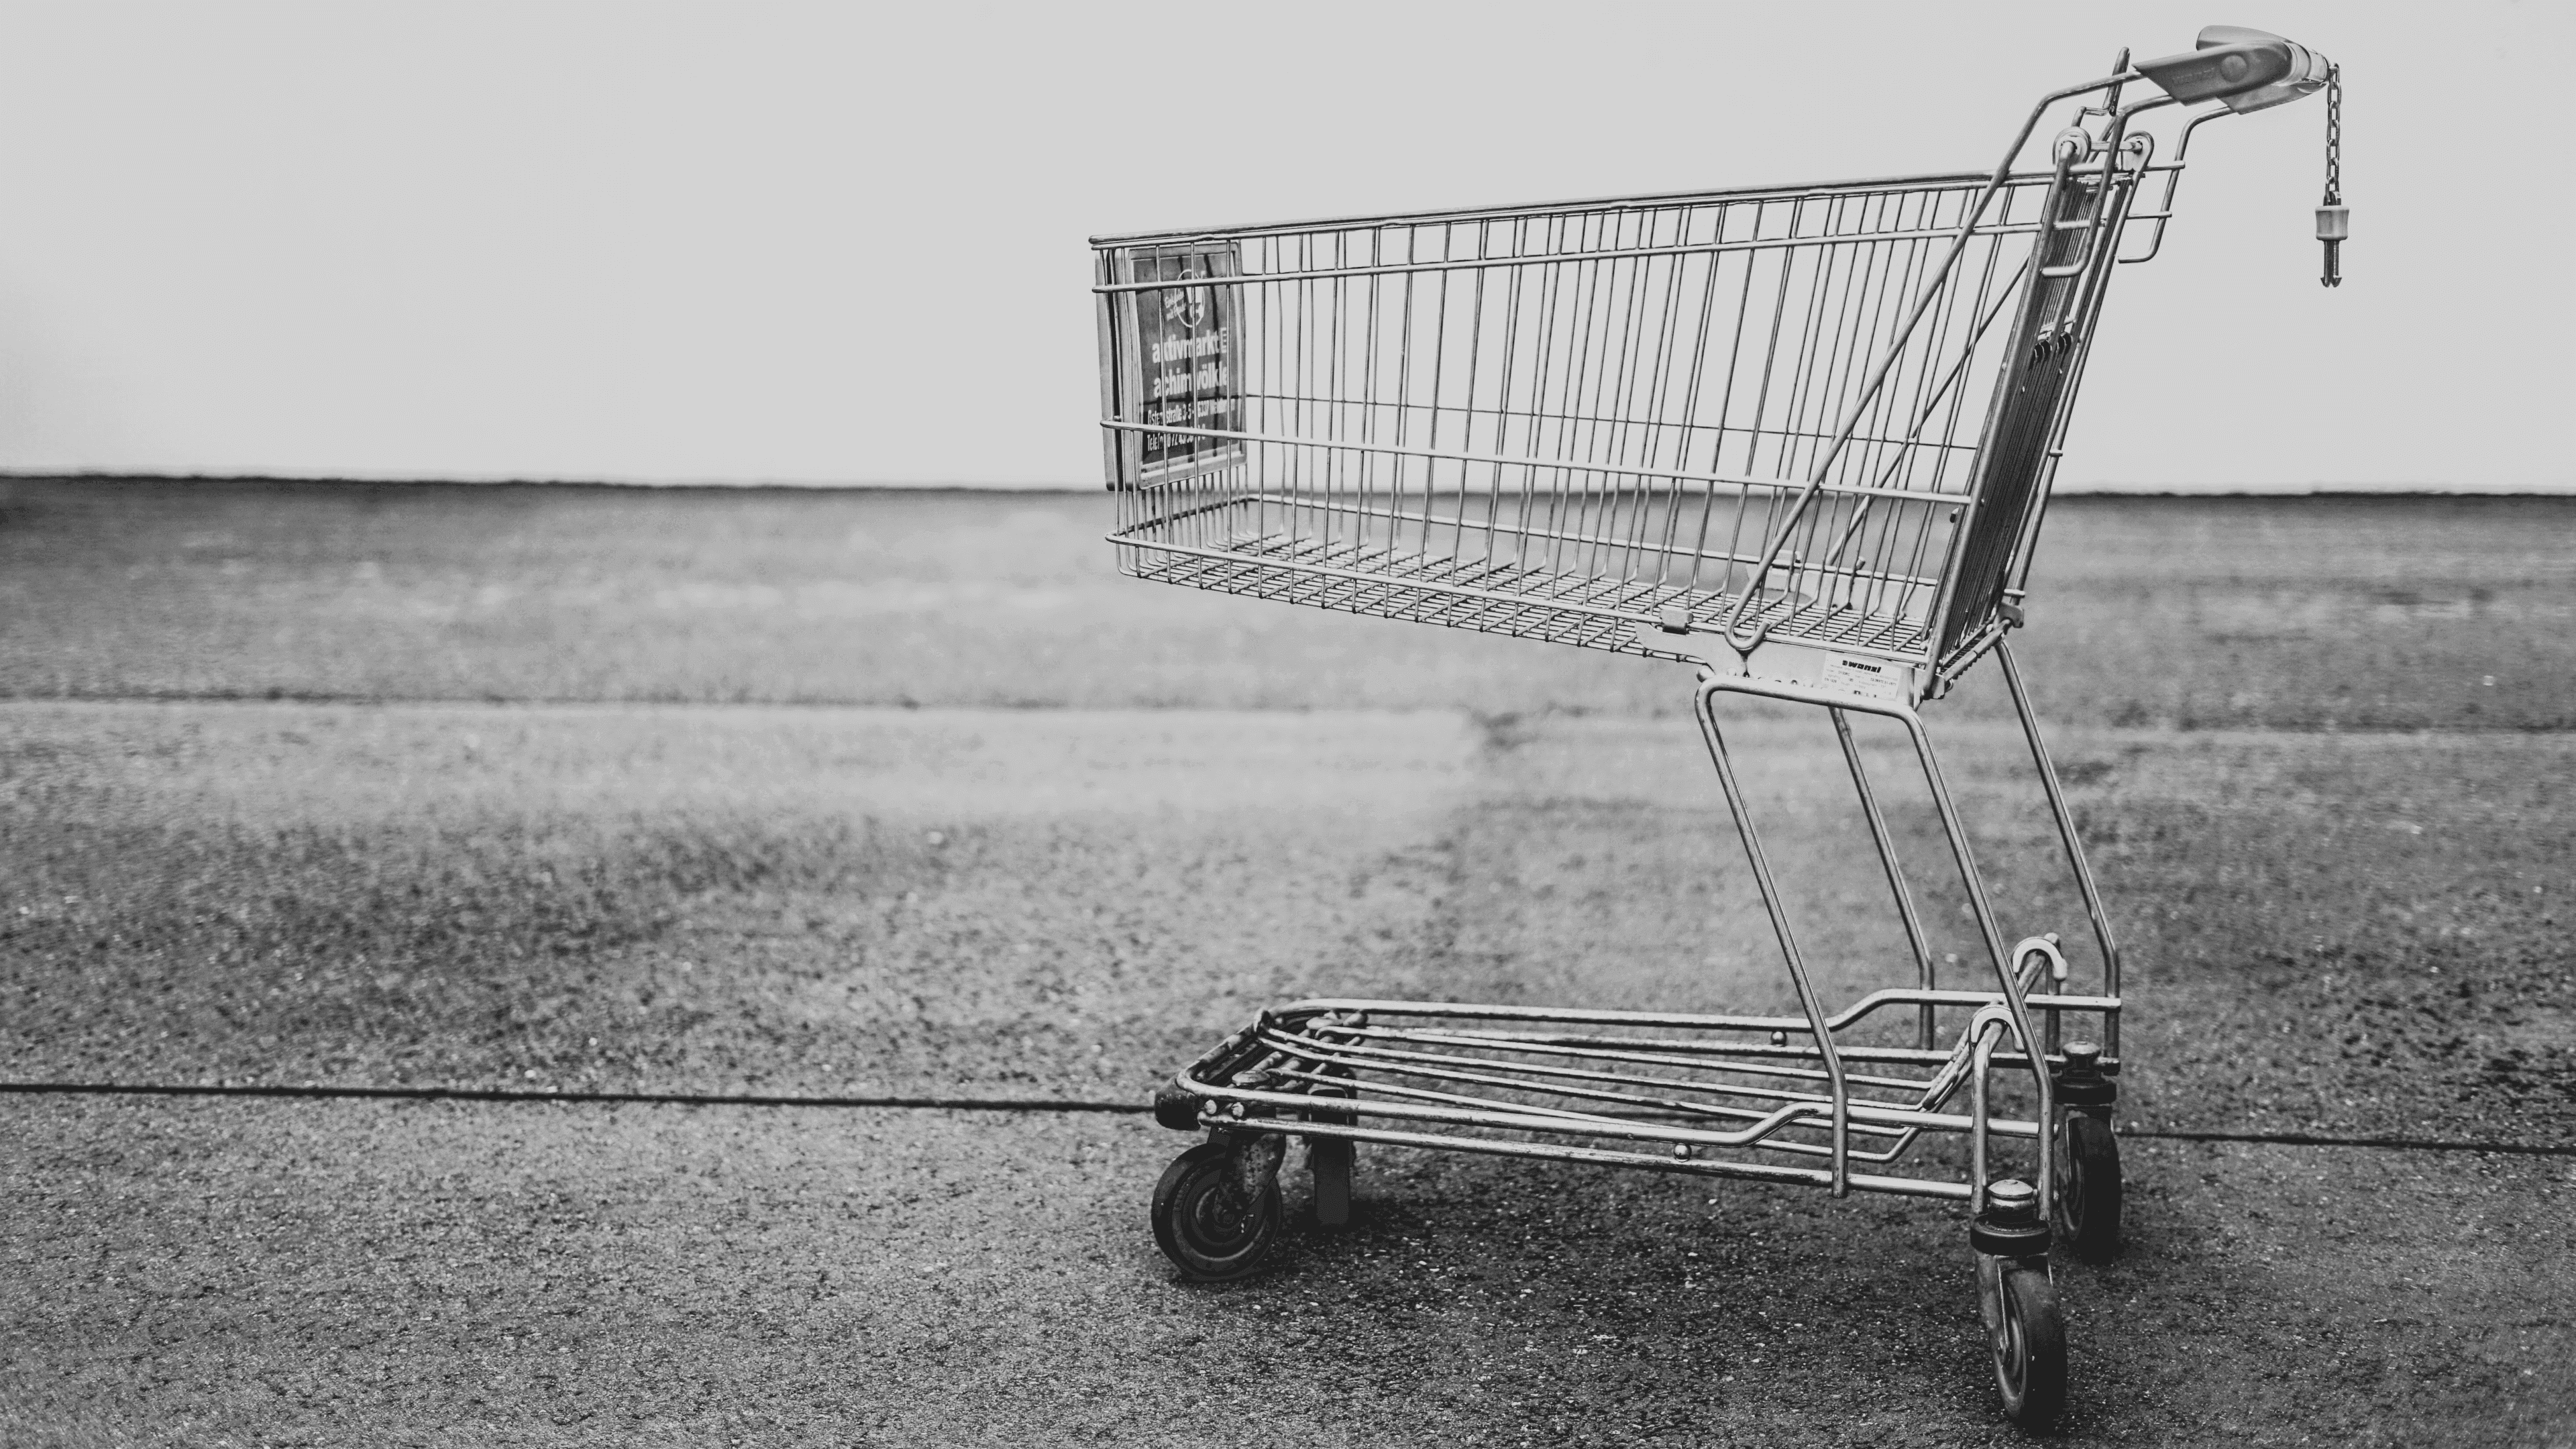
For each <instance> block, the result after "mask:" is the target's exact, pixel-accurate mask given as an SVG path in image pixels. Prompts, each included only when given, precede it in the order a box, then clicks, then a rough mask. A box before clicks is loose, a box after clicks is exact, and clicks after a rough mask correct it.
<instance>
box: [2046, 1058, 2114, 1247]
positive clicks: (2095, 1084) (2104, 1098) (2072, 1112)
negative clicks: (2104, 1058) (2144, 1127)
mask: <svg viewBox="0 0 2576 1449" xmlns="http://www.w3.org/2000/svg"><path fill="white" fill-rule="evenodd" d="M2101 1051H2102V1049H2101V1048H2100V1047H2097V1046H2095V1045H2093V1044H2092V1043H2091V1042H2068V1043H2067V1044H2066V1070H2065V1071H2064V1072H2063V1073H2061V1074H2060V1075H2059V1077H2058V1079H2057V1096H2058V1102H2059V1106H2058V1111H2057V1123H2056V1131H2055V1137H2056V1141H2055V1142H2054V1143H2053V1144H2052V1145H2053V1147H2054V1149H2055V1150H2054V1152H2053V1153H2052V1154H2051V1155H2052V1157H2053V1158H2054V1159H2055V1161H2056V1164H2057V1165H2056V1174H2055V1175H2056V1181H2055V1183H2054V1184H2053V1186H2055V1188H2056V1189H2057V1192H2056V1213H2055V1217H2056V1223H2055V1227H2056V1229H2057V1236H2058V1239H2059V1241H2061V1242H2063V1243H2065V1244H2066V1246H2067V1247H2069V1248H2071V1249H2073V1250H2074V1252H2075V1256H2077V1257H2079V1258H2082V1259H2083V1260H2084V1261H2086V1262H2088V1263H2101V1262H2107V1261H2109V1260H2110V1258H2111V1256H2112V1255H2113V1254H2115V1253H2117V1252H2119V1251H2120V1140H2119V1139H2118V1138H2117V1137H2115V1136H2113V1135H2112V1133H2111V1110H2112V1103H2113V1101H2114V1100H2115V1099H2116V1089H2115V1088H2114V1086H2113V1085H2112V1082H2111V1080H2110V1078H2108V1077H2106V1076H2104V1075H2103V1073H2102V1069H2101Z"/></svg>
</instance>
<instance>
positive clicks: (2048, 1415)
mask: <svg viewBox="0 0 2576 1449" xmlns="http://www.w3.org/2000/svg"><path fill="white" fill-rule="evenodd" d="M1986 1201H1987V1208H1986V1212H1985V1213H1984V1214H1982V1215H1981V1216H1980V1217H1979V1218H1978V1220H1977V1223H1976V1226H1975V1227H1974V1228H1973V1229H1972V1230H1971V1231H1970V1233H1969V1241H1970V1242H1971V1243H1972V1244H1973V1245H1974V1246H1975V1247H1976V1249H1977V1313H1978V1316H1979V1317H1980V1318H1982V1319H1983V1320H1985V1326H1986V1348H1987V1350H1988V1352H1989V1354H1990V1355H1991V1356H1992V1358H1993V1361H1994V1367H1995V1390H1996V1392H1997V1393H1998V1394H1999V1395H2001V1397H2002V1399H2003V1405H2004V1416H2005V1417H2006V1418H2008V1419H2010V1420H2012V1421H2013V1422H2014V1423H2015V1424H2018V1425H2020V1426H2021V1427H2022V1428H2024V1429H2027V1430H2029V1431H2031V1432H2032V1433H2035V1434H2044V1433H2046V1432H2048V1431H2049V1430H2050V1429H2051V1428H2053V1427H2055V1426H2056V1423H2057V1416H2058V1414H2059V1413H2060V1412H2061V1411H2062V1410H2064V1409H2065V1407H2066V1315H2065V1313H2064V1312H2063V1311H2062V1310H2061V1309H2060V1308H2059V1307H2058V1304H2057V1284H2056V1282H2055V1281H2054V1280H2053V1279H2052V1278H2050V1276H2049V1272H2048V1240H2049V1230H2048V1227H2047V1225H2046V1224H2044V1223H2042V1222H2041V1221H2040V1220H2039V1193H2038V1191H2037V1190H2036V1189H2034V1188H2033V1187H2031V1185H2030V1184H2028V1183H2026V1182H2015V1181H2009V1180H2007V1181H2003V1182H1997V1183H1992V1184H1990V1185H1988V1187H1987V1189H1986Z"/></svg>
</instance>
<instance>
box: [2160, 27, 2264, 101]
mask: <svg viewBox="0 0 2576 1449" xmlns="http://www.w3.org/2000/svg"><path fill="white" fill-rule="evenodd" d="M2138 69H2139V70H2140V71H2141V72H2142V73H2144V74H2145V76H2146V78H2147V79H2149V80H2151V81H2154V82H2155V83H2156V84H2157V85H2160V86H2162V87H2164V89H2165V94H2166V95H2169V96H2171V97H2173V98H2174V99H2175V100H2178V101H2181V102H2183V103H2185V104H2186V105H2187V104H2189V103H2191V102H2193V101H2217V100H2225V99H2226V98H2227V97H2229V96H2238V95H2243V94H2245V93H2246V92H2248V91H2259V90H2261V89H2262V88H2263V87H2265V86H2268V85H2271V84H2272V83H2273V82H2275V81H2278V80H2281V79H2282V78H2284V77H2286V76H2288V75H2289V73H2290V46H2289V42H2287V41H2282V40H2272V41H2245V42H2240V43H2238V44H2235V45H2214V46H2211V47H2210V48H2209V49H2207V50H2187V51H2184V52H2183V53H2182V54H2180V55H2168V56H2166V57H2164V58H2163V59H2162V60H2149V61H2141V62H2139V64H2138Z"/></svg>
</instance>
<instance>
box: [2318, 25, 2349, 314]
mask: <svg viewBox="0 0 2576 1449" xmlns="http://www.w3.org/2000/svg"><path fill="white" fill-rule="evenodd" d="M2351 229H2352V221H2351V217H2350V215H2349V214H2348V213H2347V212H2345V210H2344V207H2343V67H2342V66H2339V65H2329V66H2327V67H2326V199H2325V203H2324V204H2323V205H2321V206H2319V207H2318V208H2317V240H2318V241H2321V242H2323V243H2325V248H2326V265H2325V271H2324V273H2323V274H2322V275H2320V276H2319V277H2318V278H2317V280H2318V281H2319V282H2322V283H2324V284H2325V285H2326V286H2329V287H2340V286H2342V285H2343V258H2342V257H2341V256H2340V255H2339V253H2340V252H2341V251H2342V249H2343V239H2344V234H2345V233H2346V232H2348V231H2350V230H2351Z"/></svg>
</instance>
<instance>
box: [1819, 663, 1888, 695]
mask: <svg viewBox="0 0 2576 1449" xmlns="http://www.w3.org/2000/svg"><path fill="white" fill-rule="evenodd" d="M1816 682H1817V684H1818V685H1820V686H1821V687H1823V688H1826V689H1838V690H1841V691H1842V692H1843V693H1845V694H1857V695H1859V696H1860V697H1861V698H1863V699H1884V700H1901V699H1903V698H1905V672H1904V671H1903V670H1901V669H1899V668H1898V667H1897V666H1895V665H1893V664H1889V663H1886V662H1884V661H1882V660H1877V659H1846V658H1842V657H1839V656H1837V657H1836V658H1834V659H1832V660H1831V661H1829V662H1827V663H1826V665H1825V673H1824V677H1823V678H1821V679H1819V680H1817V681H1816Z"/></svg>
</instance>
